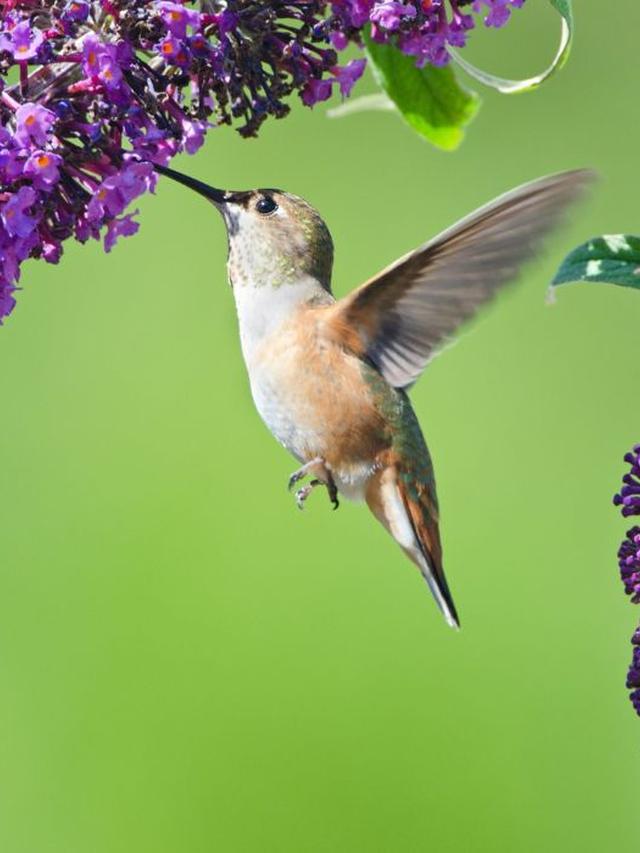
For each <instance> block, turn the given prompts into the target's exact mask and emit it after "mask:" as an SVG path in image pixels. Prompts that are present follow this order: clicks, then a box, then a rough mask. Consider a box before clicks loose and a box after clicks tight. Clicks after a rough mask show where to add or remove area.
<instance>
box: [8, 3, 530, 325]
mask: <svg viewBox="0 0 640 853" xmlns="http://www.w3.org/2000/svg"><path fill="white" fill-rule="evenodd" d="M523 2H524V0H416V2H390V1H389V0H387V2H379V0H332V2H331V1H330V2H319V1H318V0H290V1H289V2H286V0H280V1H279V2H278V0H273V2H255V0H201V2H192V0H4V2H2V3H0V322H1V320H2V317H3V316H6V315H7V314H9V313H10V312H11V310H12V309H13V307H14V304H15V297H14V292H15V289H16V284H17V281H18V279H19V275H20V267H21V264H22V262H23V261H24V260H26V259H27V258H30V257H31V258H42V259H44V260H45V261H47V262H49V263H57V262H58V261H59V259H60V256H61V254H62V247H63V243H64V242H65V240H67V239H69V238H72V237H73V238H75V239H76V240H79V241H80V242H85V241H86V240H89V239H103V241H104V248H105V250H106V251H110V250H111V249H112V248H113V246H114V245H115V243H116V241H117V240H118V238H120V237H125V236H129V235H131V234H134V233H135V232H136V231H137V229H138V225H137V223H136V221H135V219H134V218H133V217H134V216H135V214H133V213H126V212H125V210H126V208H127V207H128V206H129V205H130V204H131V202H133V201H134V200H135V199H136V198H138V197H139V196H140V195H142V194H143V193H145V192H148V191H151V192H153V190H154V187H155V182H156V177H155V173H154V169H153V164H154V163H155V164H159V165H167V163H168V162H169V161H170V160H171V158H172V157H174V156H175V155H176V154H179V153H181V152H186V153H188V154H194V153H195V152H196V151H197V150H198V149H199V148H200V147H201V145H202V144H203V141H204V138H205V134H206V133H207V131H208V130H209V129H210V128H212V127H216V126H220V125H223V124H233V125H235V127H236V129H237V130H238V131H239V132H240V134H241V135H242V136H255V134H256V133H257V132H258V129H259V128H260V125H261V124H262V122H263V121H264V120H265V119H266V118H267V117H269V116H273V117H275V118H282V117H283V116H285V115H286V114H287V113H288V111H289V109H290V106H289V104H288V102H287V101H288V98H289V96H290V95H292V94H297V95H298V96H299V97H300V99H301V100H302V102H303V103H304V104H306V105H307V106H310V107H312V106H314V105H315V104H317V103H319V102H321V101H325V100H327V99H328V98H329V97H330V96H331V94H332V93H333V92H339V93H340V94H341V95H342V96H343V97H346V96H348V95H349V94H350V93H351V90H352V88H353V87H354V85H355V84H356V82H357V81H358V79H359V78H360V77H361V76H362V73H363V71H364V67H365V60H364V59H362V58H355V59H351V60H350V61H349V62H346V63H340V62H339V58H338V53H339V51H342V50H344V49H345V48H347V47H348V46H349V45H353V46H356V47H362V34H363V30H364V29H365V28H370V31H371V34H372V37H373V38H374V39H376V40H377V41H381V42H389V43H392V44H394V45H395V46H396V47H397V48H399V49H400V50H402V51H404V53H406V54H408V55H410V56H412V57H414V58H415V61H416V64H417V65H420V66H422V65H425V64H427V63H432V64H434V65H444V64H446V63H447V62H448V61H449V59H450V55H449V47H451V46H454V47H461V46H464V44H465V41H466V38H467V35H468V32H469V31H470V30H471V29H472V28H473V27H474V25H475V23H476V19H477V20H482V21H483V22H484V24H485V25H486V26H489V27H496V26H502V25H503V24H504V23H505V22H506V21H507V19H508V18H509V14H510V12H511V10H512V9H513V8H514V7H517V6H521V5H522V3H523ZM474 16H475V17H474Z"/></svg>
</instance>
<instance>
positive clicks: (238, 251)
mask: <svg viewBox="0 0 640 853" xmlns="http://www.w3.org/2000/svg"><path fill="white" fill-rule="evenodd" d="M155 168H156V170H157V171H158V172H160V173H161V174H163V175H167V177H170V178H173V180H176V181H178V182H179V183H181V184H184V185H185V186H188V187H190V188H191V189H194V190H195V191H196V192H198V193H200V195H203V196H204V197H205V198H207V199H209V201H211V202H213V204H214V205H215V207H216V208H217V209H218V210H219V211H220V213H221V214H222V217H223V219H224V223H225V225H226V228H227V236H228V240H229V279H230V281H231V284H232V285H233V287H245V286H248V287H265V286H271V287H279V286H280V285H283V284H294V283H296V282H305V281H308V280H309V278H312V279H315V280H316V281H317V282H319V283H320V285H321V286H322V287H323V288H324V289H325V290H326V291H328V292H331V269H332V266H333V241H332V239H331V234H330V232H329V229H328V228H327V226H326V225H325V223H324V221H323V220H322V218H321V216H320V215H319V214H318V212H317V211H316V210H314V208H313V207H311V205H310V204H308V203H307V202H306V201H305V200H304V199H302V198H300V197H299V196H296V195H292V194H291V193H287V192H283V191H282V190H277V189H258V190H244V191H240V192H234V191H227V190H219V189H216V188H215V187H210V186H208V185H207V184H204V183H202V182H200V181H197V180H195V179H193V178H190V177H188V176H187V175H182V174H181V173H179V172H175V171H173V169H167V168H165V167H161V166H156V167H155Z"/></svg>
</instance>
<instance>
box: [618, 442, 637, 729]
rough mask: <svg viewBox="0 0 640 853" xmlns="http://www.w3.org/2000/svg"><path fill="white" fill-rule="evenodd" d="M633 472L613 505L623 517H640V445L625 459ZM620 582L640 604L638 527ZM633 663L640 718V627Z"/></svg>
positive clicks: (630, 682)
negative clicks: (617, 507) (618, 508)
mask: <svg viewBox="0 0 640 853" xmlns="http://www.w3.org/2000/svg"><path fill="white" fill-rule="evenodd" d="M624 461H625V462H627V463H628V464H629V465H630V467H631V470H630V471H629V473H628V474H625V475H624V477H623V478H622V488H621V489H620V491H619V492H618V494H616V495H614V498H613V502H614V504H615V505H616V506H619V507H620V511H621V513H622V515H623V516H625V517H627V518H628V517H629V516H633V515H640V444H636V446H635V447H634V448H633V450H632V451H631V452H630V453H627V454H626V455H625V457H624ZM618 565H619V567H620V578H621V580H622V583H623V585H624V591H625V593H626V594H627V595H628V596H629V597H630V598H631V601H632V602H633V604H640V527H639V526H637V525H636V526H634V527H632V528H631V529H630V530H628V531H627V535H626V537H625V539H624V540H623V542H622V544H621V545H620V548H619V549H618ZM631 643H632V645H633V659H632V662H631V666H630V667H629V672H628V674H627V688H628V689H629V690H631V691H632V693H631V695H630V697H629V698H630V699H631V702H632V704H633V707H634V708H635V710H636V713H637V714H638V716H640V627H638V628H637V629H636V631H635V633H634V635H633V637H632V638H631Z"/></svg>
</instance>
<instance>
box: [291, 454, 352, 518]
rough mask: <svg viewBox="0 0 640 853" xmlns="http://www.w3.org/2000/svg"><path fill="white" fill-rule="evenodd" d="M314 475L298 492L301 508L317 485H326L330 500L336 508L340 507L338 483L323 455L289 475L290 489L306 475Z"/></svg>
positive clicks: (297, 500) (299, 506) (297, 497)
mask: <svg viewBox="0 0 640 853" xmlns="http://www.w3.org/2000/svg"><path fill="white" fill-rule="evenodd" d="M310 475H313V477H314V479H313V480H311V482H310V483H309V484H308V485H306V486H302V487H301V488H300V489H298V491H297V492H296V503H297V505H298V508H299V509H303V507H304V502H305V501H306V499H307V498H308V497H309V495H310V494H311V492H312V491H313V490H314V489H315V487H316V486H326V487H327V492H328V493H329V500H330V501H331V503H332V504H333V508H334V509H338V507H339V506H340V503H339V501H338V489H337V488H336V484H335V482H334V479H333V477H332V475H331V471H330V470H329V468H328V467H327V463H326V462H325V461H324V459H322V457H320V456H317V457H316V458H315V459H312V460H311V461H310V462H307V463H306V465H303V466H302V468H298V470H297V471H294V472H293V474H292V475H291V476H290V477H289V484H288V489H289V491H291V488H292V487H293V486H294V485H295V484H296V483H297V482H299V481H300V480H302V479H303V478H304V477H307V476H310Z"/></svg>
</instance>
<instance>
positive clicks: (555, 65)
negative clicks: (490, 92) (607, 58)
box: [451, 0, 573, 95]
mask: <svg viewBox="0 0 640 853" xmlns="http://www.w3.org/2000/svg"><path fill="white" fill-rule="evenodd" d="M550 3H551V5H552V6H553V8H554V9H555V10H556V12H559V14H560V15H561V16H562V21H561V27H562V30H561V33H560V45H559V47H558V50H557V52H556V55H555V57H554V60H553V62H552V63H551V65H550V66H549V67H548V68H547V69H545V70H544V71H543V72H542V73H541V74H536V75H535V76H533V77H528V78H527V79H526V80H507V79H506V78H504V77H497V76H496V75H495V74H490V73H489V72H487V71H483V70H482V69H481V68H477V67H476V66H475V65H472V64H471V63H470V62H469V61H468V60H467V59H466V58H465V57H464V56H462V55H461V54H460V53H459V52H458V51H455V52H454V51H451V53H452V55H453V58H454V59H455V61H456V62H457V63H458V65H459V66H460V68H462V69H464V71H466V72H467V74H470V75H471V76H472V77H473V78H475V79H476V80H478V81H479V82H480V83H483V84H484V85H485V86H490V87H491V88H492V89H497V90H498V92H502V93H503V94H504V95H514V94H516V93H518V92H528V91H529V90H530V89H537V88H538V86H541V85H542V84H543V83H544V82H545V80H548V79H549V77H551V75H552V74H555V72H556V71H558V70H559V69H560V68H562V66H563V65H564V64H565V62H566V61H567V59H568V58H569V51H570V50H571V42H572V39H573V9H572V8H571V0H550Z"/></svg>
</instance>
